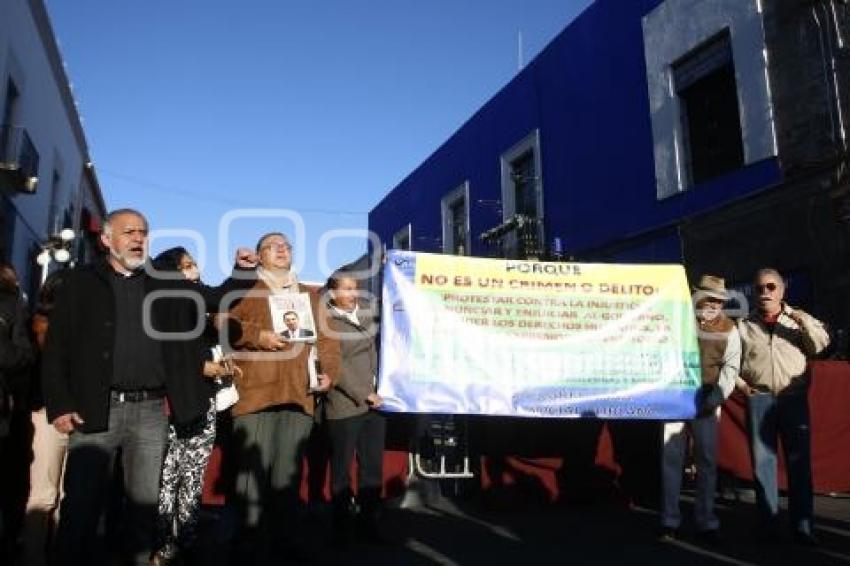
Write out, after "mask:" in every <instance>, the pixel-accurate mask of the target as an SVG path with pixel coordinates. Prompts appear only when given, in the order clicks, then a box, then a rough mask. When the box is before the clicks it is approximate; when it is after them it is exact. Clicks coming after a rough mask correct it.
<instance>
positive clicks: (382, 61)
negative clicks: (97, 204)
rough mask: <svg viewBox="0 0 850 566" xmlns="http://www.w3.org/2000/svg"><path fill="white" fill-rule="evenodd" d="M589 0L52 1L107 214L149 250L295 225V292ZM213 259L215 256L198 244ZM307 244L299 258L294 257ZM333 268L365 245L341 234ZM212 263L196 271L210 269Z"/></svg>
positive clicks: (212, 276) (245, 237) (220, 243)
mask: <svg viewBox="0 0 850 566" xmlns="http://www.w3.org/2000/svg"><path fill="white" fill-rule="evenodd" d="M590 3H591V2H590V0H535V1H533V2H527V1H526V2H520V1H519V0H489V1H487V2H471V1H468V0H467V1H463V0H455V1H450V0H432V1H421V0H420V1H418V2H415V1H412V0H371V1H369V2H366V1H362V0H360V1H358V0H326V1H316V0H312V1H309V0H244V1H241V2H237V1H235V0H230V1H227V2H225V1H221V0H181V1H178V2H175V1H173V0H170V1H168V0H145V1H142V0H135V1H131V0H121V1H115V0H73V1H67V0H47V5H48V9H49V11H50V15H51V18H52V20H53V25H54V28H55V32H56V35H57V38H58V39H59V42H60V46H61V50H62V53H63V56H64V58H65V61H66V64H67V67H68V73H69V76H70V78H71V82H72V83H73V89H74V93H75V96H76V98H77V100H78V102H79V106H80V113H81V115H82V117H83V120H84V123H83V125H84V127H85V130H86V134H87V137H88V140H89V144H90V147H91V153H92V157H93V160H94V162H95V165H96V168H97V170H98V172H99V176H100V181H101V186H102V188H103V191H104V196H105V198H106V202H107V206H109V207H110V208H115V207H119V206H132V207H135V208H138V209H140V210H142V211H143V212H145V213H146V214H147V216H148V217H149V220H150V221H151V227H152V228H153V229H154V230H157V229H160V230H162V229H165V230H174V229H181V230H189V231H193V232H195V233H197V234H200V235H202V236H203V240H204V244H203V245H202V246H201V247H198V245H196V244H194V243H192V241H190V239H187V238H189V236H187V235H182V236H181V235H170V236H169V235H160V236H157V237H155V239H154V241H153V245H152V248H153V252H156V251H158V250H162V249H164V248H165V247H168V246H171V245H176V244H177V243H180V244H188V247H189V248H190V249H192V250H193V251H195V252H196V254H197V255H201V256H206V261H205V262H204V265H203V269H204V277H205V279H207V280H208V281H210V282H212V283H215V282H217V281H219V280H220V279H221V278H222V276H223V274H222V271H221V269H220V267H219V265H220V261H219V255H220V252H219V250H220V249H223V250H224V252H225V255H226V256H227V257H228V258H230V257H232V253H233V250H234V249H235V247H236V245H237V244H247V245H249V246H253V245H254V243H255V241H256V239H257V237H258V236H259V235H260V234H261V233H263V232H266V231H268V230H275V229H277V230H283V231H284V232H287V233H288V234H290V235H292V236H295V234H296V228H295V223H294V222H293V221H292V219H291V218H247V217H246V218H241V219H236V220H234V222H233V224H232V227H231V230H230V231H229V236H228V237H227V238H221V237H220V230H219V229H220V221H221V219H222V217H223V216H225V215H226V214H228V212H231V214H232V211H233V210H236V209H288V210H292V211H295V212H297V213H298V215H299V216H300V218H302V219H303V228H304V233H303V234H304V236H303V238H302V239H301V240H302V241H300V242H297V244H301V246H302V247H301V248H300V250H301V253H300V254H299V257H297V258H296V261H297V262H298V263H300V264H301V265H300V271H301V274H302V278H303V279H308V280H321V279H323V278H324V277H325V276H326V275H327V274H326V273H324V271H323V269H322V265H321V263H322V262H320V261H319V259H320V255H321V254H320V241H321V238H322V235H323V234H326V233H328V231H329V230H334V229H342V230H346V229H355V230H356V229H362V230H365V229H366V227H367V226H366V225H367V218H366V214H367V213H368V211H369V210H370V209H371V208H372V207H373V206H374V205H375V204H376V203H377V202H378V201H379V200H380V199H381V198H382V197H383V196H384V195H385V194H386V193H387V192H388V191H389V190H390V189H391V188H392V187H394V186H395V185H396V184H397V183H398V182H399V181H401V180H402V179H403V178H404V177H405V176H407V174H409V173H410V172H411V171H412V170H413V169H414V168H415V167H416V166H417V165H419V164H420V163H421V162H422V161H423V160H424V159H425V158H427V157H428V155H430V154H431V153H432V152H433V151H434V150H435V149H436V148H437V147H438V146H439V145H440V144H441V143H442V142H443V141H445V140H446V139H447V138H448V137H449V136H450V135H451V134H452V132H454V131H455V130H456V129H457V128H458V127H459V126H461V125H462V124H463V122H465V121H466V120H467V119H468V118H469V117H470V116H471V115H472V114H473V113H474V112H475V111H476V110H477V109H478V108H479V107H480V106H481V105H482V104H484V103H485V102H486V101H487V100H488V99H489V98H490V97H491V96H493V95H494V94H495V93H496V92H497V91H498V90H499V89H500V88H501V87H502V86H504V85H505V84H506V83H507V82H508V81H509V80H510V79H511V78H512V77H513V76H514V75H515V74H516V72H517V35H518V32H519V31H520V30H521V31H522V36H523V46H524V50H523V51H524V57H525V60H526V62H527V61H528V60H529V59H531V58H532V57H533V56H534V55H536V54H537V53H538V52H539V51H540V50H541V49H542V48H543V47H545V45H546V44H547V43H548V42H549V41H550V40H551V39H553V38H554V37H555V35H556V34H557V33H558V32H559V31H560V30H561V29H563V28H564V27H565V26H566V25H567V24H568V23H569V22H570V21H571V20H573V19H574V18H575V16H577V15H578V14H579V13H580V12H581V10H583V9H584V8H586V7H587V5H589V4H590ZM202 248H205V249H206V253H204V252H203V249H202ZM296 249H298V246H296ZM326 249H327V254H326V256H325V257H326V261H324V263H325V264H326V265H327V266H331V267H332V266H335V265H339V264H341V263H344V262H347V261H351V260H353V259H356V258H357V257H358V256H359V255H360V254H362V253H363V252H364V251H365V240H364V239H363V238H362V237H361V236H359V235H356V234H348V235H346V234H341V235H340V237H337V238H336V239H334V240H332V241H331V242H330V244H329V245H328V246H327V247H326ZM201 259H203V258H201Z"/></svg>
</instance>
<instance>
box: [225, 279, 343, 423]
mask: <svg viewBox="0 0 850 566" xmlns="http://www.w3.org/2000/svg"><path fill="white" fill-rule="evenodd" d="M298 288H299V292H301V293H309V295H310V303H311V305H312V307H313V318H314V320H315V321H316V330H317V334H318V335H317V341H316V346H315V347H316V348H318V357H319V363H320V364H321V369H322V373H324V374H326V375H328V377H330V379H331V381H332V382H335V381H336V380H337V379H338V376H339V367H340V348H339V342H338V341H337V340H335V339H333V338H332V337H331V336H329V335H328V333H327V332H325V331H324V329H326V328H328V324H327V322H326V320H327V318H328V317H329V316H330V315H329V313H328V311H327V308H326V307H325V306H324V305H322V303H321V301H320V299H319V295H318V293H317V292H316V291H315V290H311V289H310V288H309V287H306V286H304V285H299V286H298ZM270 294H271V289H269V287H268V286H267V285H266V284H265V283H264V282H263V281H262V280H258V281H257V283H256V284H255V285H254V287H253V288H252V289H251V291H250V292H249V294H248V295H247V296H246V297H245V298H244V299H242V301H241V302H240V303H239V304H237V305H236V306H235V307H234V308H233V309H232V310H231V311H230V312H231V315H233V316H234V317H236V318H237V319H238V320H239V322H240V323H241V326H242V334H241V336H240V339H239V341H238V342H236V348H237V350H238V351H237V355H236V362H237V364H238V365H239V367H240V368H241V369H242V377H241V378H240V379H238V380H236V389H237V391H238V392H239V402H237V403H236V405H234V407H233V409H232V412H233V415H234V416H239V415H244V414H248V413H254V412H257V411H261V410H263V409H266V408H269V407H274V406H278V405H298V406H300V407H301V408H302V409H303V410H304V412H305V413H307V414H308V415H312V414H313V411H314V409H315V400H314V397H313V395H311V394H310V393H308V391H307V389H308V386H309V383H308V373H307V359H308V356H309V347H308V346H307V345H306V344H304V343H295V344H288V345H287V346H286V347H285V349H284V350H282V351H278V352H268V351H263V350H260V349H259V347H258V341H259V336H260V331H261V330H273V326H272V319H271V311H270V309H269V302H268V296H269V295H270Z"/></svg>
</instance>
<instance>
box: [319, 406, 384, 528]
mask: <svg viewBox="0 0 850 566" xmlns="http://www.w3.org/2000/svg"><path fill="white" fill-rule="evenodd" d="M327 425H328V436H329V437H330V443H331V488H332V490H333V497H334V502H335V503H337V504H340V503H343V502H347V501H348V500H350V498H351V473H350V471H351V461H352V459H353V458H354V453H355V451H356V452H357V495H358V500H359V501H360V506H361V508H362V510H363V512H364V513H367V514H372V513H375V512H376V511H377V509H378V506H379V503H380V499H381V486H382V485H383V479H384V478H383V475H384V469H383V468H384V466H383V464H384V437H385V435H386V421H385V419H384V416H383V415H381V414H380V413H378V412H376V411H369V412H367V413H364V414H362V415H357V416H354V417H348V418H345V419H328V421H327Z"/></svg>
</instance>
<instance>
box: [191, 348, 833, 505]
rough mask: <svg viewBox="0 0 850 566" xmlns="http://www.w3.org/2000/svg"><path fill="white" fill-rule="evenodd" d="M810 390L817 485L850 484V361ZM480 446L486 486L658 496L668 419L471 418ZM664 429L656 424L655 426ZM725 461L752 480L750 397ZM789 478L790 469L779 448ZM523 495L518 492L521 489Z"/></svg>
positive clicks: (313, 491)
mask: <svg viewBox="0 0 850 566" xmlns="http://www.w3.org/2000/svg"><path fill="white" fill-rule="evenodd" d="M811 369H812V386H811V389H810V391H809V407H810V410H811V430H812V469H813V473H814V485H815V491H817V492H819V493H828V492H833V491H837V492H850V451H848V450H847V447H848V443H847V439H848V438H850V363H848V362H814V363H812V365H811ZM408 421H409V419H408V420H406V417H405V416H400V415H392V416H390V417H388V429H387V432H388V437H387V449H386V451H385V452H384V480H385V481H384V494H385V496H386V497H395V496H398V495H401V494H402V493H403V491H404V485H405V480H406V478H407V446H408V444H409V438H410V436H411V434H412V431H413V428H412V427H411V425H410V422H408ZM469 423H470V425H469V426H470V436H471V446H472V449H473V450H475V451H477V453H478V454H480V455H481V457H480V458H479V459H476V461H475V463H474V464H475V465H476V467H477V468H478V472H477V475H478V479H477V480H475V481H478V482H479V485H480V487H481V488H482V489H483V490H485V491H492V492H494V493H511V495H512V497H511V500H514V501H521V500H522V499H521V494H522V493H525V494H526V495H531V494H535V495H536V496H537V498H538V499H541V500H545V501H549V502H553V501H557V500H561V499H573V498H579V499H580V498H582V497H585V496H591V497H592V496H593V495H594V494H596V495H601V494H605V493H611V492H612V491H616V492H618V493H619V495H620V496H623V497H625V498H627V499H633V498H634V497H635V496H640V495H641V494H642V496H643V498H644V499H647V500H649V501H654V500H655V495H654V493H653V492H654V490H656V488H657V487H658V482H659V480H660V478H659V476H658V472H659V461H660V460H659V458H660V455H659V450H660V436H659V435H658V434H657V433H658V432H659V431H660V428H661V425H660V423H653V422H647V421H642V422H640V421H608V422H605V423H603V422H602V421H594V420H581V421H559V420H549V419H515V418H508V419H505V418H488V417H479V418H471V419H470V420H469ZM656 429H657V430H656ZM227 440H228V435H227V429H226V428H224V429H223V430H222V431H221V434H220V442H222V443H223V449H222V447H221V446H216V449H215V451H214V452H213V455H212V458H211V459H210V465H209V467H208V468H207V474H206V478H205V485H204V502H205V503H207V504H211V505H221V504H223V503H224V497H225V495H224V494H225V493H227V488H228V474H227V473H225V472H223V471H222V461H223V460H226V458H223V456H222V454H223V453H226V451H227V448H226V446H227ZM718 462H719V466H720V468H721V469H722V470H724V471H726V472H728V473H731V474H733V475H734V476H736V477H739V478H742V479H746V480H751V479H752V467H751V464H750V451H749V443H748V441H747V422H746V407H745V405H744V400H743V398H742V397H740V396H738V395H737V394H736V395H733V397H732V398H730V399H729V400H728V401H727V402H726V404H725V405H724V407H723V416H722V418H721V422H720V441H719V454H718ZM305 470H306V471H305V474H304V479H303V483H302V487H301V494H302V497H303V498H304V499H305V500H311V501H327V500H329V498H330V488H329V480H330V474H329V470H328V466H327V447H326V446H325V443H324V439H323V437H322V436H321V435H320V434H319V435H316V436H314V438H313V439H312V441H311V447H310V449H309V450H308V454H307V458H306V466H305ZM779 479H780V485H782V486H783V487H784V486H785V472H784V467H783V465H782V458H781V454H780V477H779ZM515 495H520V498H516V499H514V497H513V496H515Z"/></svg>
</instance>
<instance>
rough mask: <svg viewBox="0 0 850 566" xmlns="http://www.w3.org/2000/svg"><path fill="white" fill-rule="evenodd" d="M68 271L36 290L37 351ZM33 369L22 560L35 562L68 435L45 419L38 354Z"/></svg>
mask: <svg viewBox="0 0 850 566" xmlns="http://www.w3.org/2000/svg"><path fill="white" fill-rule="evenodd" d="M68 273H69V271H68V270H66V269H60V270H59V271H54V272H53V273H51V274H50V275H49V276H48V277H47V280H46V281H45V282H44V284H43V285H42V286H41V289H39V291H38V305H37V306H36V310H35V314H33V316H32V319H31V321H30V331H31V332H32V336H33V339H34V341H35V346H36V353H37V354H40V353H41V351H42V350H43V349H44V341H45V339H46V338H47V327H48V324H49V320H50V313H51V312H52V311H53V306H54V304H55V302H56V294H57V293H58V291H59V289H60V288H61V287H62V283H63V282H64V281H65V278H66V277H67V275H68ZM34 369H35V371H33V374H32V375H33V376H34V377H33V379H32V380H31V384H30V394H29V399H30V411H31V417H32V427H33V438H32V455H33V457H32V463H31V464H30V492H29V497H28V498H27V504H26V519H25V520H24V527H23V532H22V533H21V540H22V542H23V552H24V557H23V563H25V564H33V565H38V564H44V563H46V561H47V552H46V550H47V542H48V538H49V533H50V530H51V527H52V526H53V525H56V524H58V520H59V502H60V500H61V498H62V476H63V474H64V472H65V461H66V459H67V456H68V435H67V434H65V433H61V432H59V431H58V430H56V428H54V427H53V425H52V424H51V423H50V422H48V420H47V413H46V411H45V409H44V398H43V395H42V393H41V383H40V382H41V380H40V379H39V374H40V364H39V363H38V358H37V360H36V364H35V368H34Z"/></svg>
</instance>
